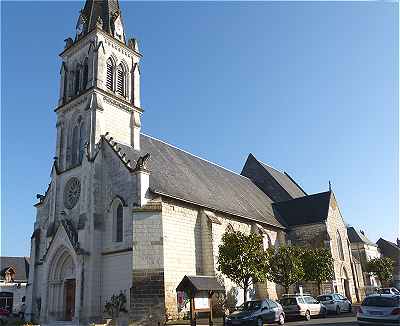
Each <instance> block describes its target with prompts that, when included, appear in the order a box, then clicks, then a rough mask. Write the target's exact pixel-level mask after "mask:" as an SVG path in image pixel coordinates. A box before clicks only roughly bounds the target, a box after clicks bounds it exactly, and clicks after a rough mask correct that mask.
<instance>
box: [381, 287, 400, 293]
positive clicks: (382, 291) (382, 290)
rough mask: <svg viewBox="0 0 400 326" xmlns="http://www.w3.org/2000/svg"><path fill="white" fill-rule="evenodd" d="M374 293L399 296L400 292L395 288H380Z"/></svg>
mask: <svg viewBox="0 0 400 326" xmlns="http://www.w3.org/2000/svg"><path fill="white" fill-rule="evenodd" d="M376 293H379V294H393V295H400V291H399V290H397V289H396V288H380V289H376Z"/></svg>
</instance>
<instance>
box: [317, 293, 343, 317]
mask: <svg viewBox="0 0 400 326" xmlns="http://www.w3.org/2000/svg"><path fill="white" fill-rule="evenodd" d="M317 300H318V301H319V302H321V303H322V304H323V305H324V306H325V307H326V308H327V309H328V311H329V312H334V313H336V314H337V315H339V314H340V313H341V312H351V302H350V301H349V300H348V299H347V298H346V297H344V296H343V295H341V294H339V293H329V294H324V295H320V296H318V297H317Z"/></svg>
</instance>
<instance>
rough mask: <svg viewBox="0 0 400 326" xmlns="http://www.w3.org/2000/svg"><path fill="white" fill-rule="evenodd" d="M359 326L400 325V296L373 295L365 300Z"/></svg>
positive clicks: (359, 316)
mask: <svg viewBox="0 0 400 326" xmlns="http://www.w3.org/2000/svg"><path fill="white" fill-rule="evenodd" d="M357 322H358V324H359V325H375V326H378V325H382V326H384V325H400V296H398V295H393V294H372V295H370V296H368V297H366V298H365V299H364V301H363V302H362V304H361V306H360V308H359V310H358V312H357Z"/></svg>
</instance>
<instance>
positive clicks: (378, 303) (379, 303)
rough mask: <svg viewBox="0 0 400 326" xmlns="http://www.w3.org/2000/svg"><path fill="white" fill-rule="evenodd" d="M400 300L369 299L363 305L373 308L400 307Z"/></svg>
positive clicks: (388, 298) (385, 298) (386, 298)
mask: <svg viewBox="0 0 400 326" xmlns="http://www.w3.org/2000/svg"><path fill="white" fill-rule="evenodd" d="M399 305H400V298H399V297H397V298H395V297H394V298H391V297H383V296H382V297H368V298H365V300H364V301H363V303H362V306H373V307H399Z"/></svg>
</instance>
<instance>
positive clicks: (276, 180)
mask: <svg viewBox="0 0 400 326" xmlns="http://www.w3.org/2000/svg"><path fill="white" fill-rule="evenodd" d="M241 174H242V175H244V176H246V177H248V178H249V179H251V180H252V181H253V182H254V183H255V184H256V185H257V187H259V188H260V189H261V190H262V191H263V192H264V193H265V194H267V196H269V197H270V198H272V199H273V200H274V201H276V202H281V201H287V200H290V199H293V198H299V197H303V196H306V195H307V194H306V193H305V192H304V190H303V189H302V188H301V187H300V186H299V185H298V184H297V183H296V182H295V181H294V180H293V179H292V178H291V177H290V176H289V175H288V174H287V173H286V172H283V173H282V172H280V171H278V170H276V169H274V168H273V167H271V166H269V165H267V164H265V163H263V162H261V161H259V160H257V159H256V158H255V157H254V155H253V154H251V153H250V154H249V156H248V157H247V160H246V163H245V165H244V167H243V170H242V172H241Z"/></svg>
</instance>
